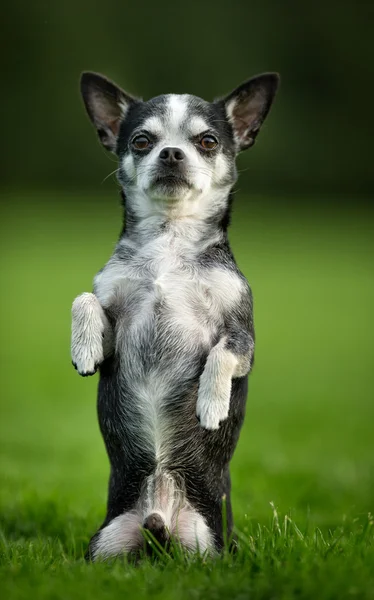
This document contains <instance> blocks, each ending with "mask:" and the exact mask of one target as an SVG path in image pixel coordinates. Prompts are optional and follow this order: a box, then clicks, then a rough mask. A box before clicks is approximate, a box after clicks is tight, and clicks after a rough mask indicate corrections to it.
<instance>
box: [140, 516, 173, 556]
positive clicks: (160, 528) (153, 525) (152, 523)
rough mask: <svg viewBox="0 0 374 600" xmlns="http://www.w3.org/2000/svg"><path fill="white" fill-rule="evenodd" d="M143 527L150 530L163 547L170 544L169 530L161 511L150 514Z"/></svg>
mask: <svg viewBox="0 0 374 600" xmlns="http://www.w3.org/2000/svg"><path fill="white" fill-rule="evenodd" d="M143 529H145V530H146V531H149V532H150V533H151V534H152V536H153V537H154V539H155V540H156V541H157V542H158V543H159V544H160V545H161V546H162V547H163V548H164V547H166V546H167V545H168V542H169V532H168V530H167V527H166V524H165V521H164V518H163V517H162V516H161V515H160V513H157V512H153V513H151V514H150V515H148V517H146V519H145V521H144V523H143Z"/></svg>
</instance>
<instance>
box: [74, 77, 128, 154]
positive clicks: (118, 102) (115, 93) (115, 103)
mask: <svg viewBox="0 0 374 600" xmlns="http://www.w3.org/2000/svg"><path fill="white" fill-rule="evenodd" d="M81 93H82V98H83V101H84V104H85V107H86V110H87V113H88V116H89V117H90V119H91V121H92V123H93V124H94V125H95V127H96V129H97V133H98V136H99V138H100V141H101V143H102V144H103V146H104V147H105V148H107V149H108V150H111V151H112V152H116V148H117V138H118V133H119V128H120V124H121V121H123V119H124V118H125V116H126V113H127V112H128V110H129V107H130V105H131V104H133V103H135V102H139V100H137V99H136V98H133V97H132V96H129V95H128V94H126V93H125V92H124V91H123V90H121V88H119V87H118V86H116V85H115V84H114V83H113V82H112V81H110V80H109V79H107V78H106V77H104V76H103V75H99V74H98V73H90V72H85V73H82V75H81Z"/></svg>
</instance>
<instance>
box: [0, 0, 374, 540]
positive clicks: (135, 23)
mask: <svg viewBox="0 0 374 600" xmlns="http://www.w3.org/2000/svg"><path fill="white" fill-rule="evenodd" d="M3 25H4V32H3V35H2V41H3V43H5V44H6V51H5V52H3V53H2V60H5V61H6V63H5V68H4V69H3V70H2V90H3V91H2V100H3V103H4V107H3V123H2V130H3V151H2V161H1V163H2V164H1V168H2V170H3V173H2V179H1V185H2V208H1V211H2V213H1V223H0V226H1V244H2V252H3V260H2V263H1V282H2V294H1V303H2V310H1V365H0V368H1V376H2V394H1V406H0V408H1V419H0V433H1V439H0V444H1V467H0V503H1V505H0V513H1V516H2V521H3V529H4V531H5V533H6V535H7V536H9V538H10V539H11V540H16V541H17V540H24V539H33V537H35V536H39V537H40V536H41V537H42V538H43V536H45V537H46V538H47V537H48V536H52V537H53V536H57V537H61V536H64V535H66V528H69V527H70V528H72V529H73V530H75V531H78V530H79V531H83V532H84V534H83V538H82V540H83V541H82V543H83V542H85V541H86V540H87V538H88V536H89V534H90V533H92V531H94V529H95V527H97V525H98V524H99V522H100V519H101V518H102V516H103V514H104V506H105V498H106V481H107V476H108V463H107V459H106V455H105V451H104V447H103V443H102V441H101V438H100V434H99V430H98V425H97V421H96V409H95V396H96V386H97V379H96V378H92V379H81V378H79V376H78V375H77V373H76V372H75V371H74V369H73V368H72V367H71V365H70V348H69V343H70V342H69V338H70V306H71V302H72V300H73V299H74V297H75V296H76V295H77V294H79V293H81V292H83V291H87V290H88V291H89V290H90V289H91V282H92V278H93V276H94V274H95V273H96V272H97V270H98V269H99V268H100V267H102V266H103V264H104V263H105V261H106V260H107V259H108V257H109V256H110V254H111V252H112V249H113V246H114V243H115V241H116V238H117V234H118V232H119V230H120V224H121V223H120V222H121V210H120V207H119V195H118V186H117V184H116V182H115V179H114V177H113V176H112V177H109V178H108V179H106V177H107V176H108V175H109V173H111V172H112V171H113V170H114V169H115V168H116V163H115V159H114V157H113V156H111V155H108V154H105V151H104V150H102V149H101V147H100V146H99V143H98V142H97V141H96V139H95V134H94V131H93V129H92V127H91V125H90V124H89V122H88V119H87V117H86V115H85V113H84V110H83V106H82V102H81V100H80V98H79V94H78V80H79V74H80V72H81V71H82V70H84V69H91V70H96V71H100V72H103V73H105V74H106V75H107V76H109V77H111V78H112V79H114V80H116V81H117V82H118V83H119V84H120V85H122V86H123V87H124V88H125V89H126V90H128V91H129V92H131V93H133V94H138V95H141V96H143V97H144V98H149V97H151V96H154V95H157V94H160V93H163V92H170V91H174V92H191V93H195V94H198V95H201V96H203V97H205V98H207V99H210V98H214V97H216V96H219V95H221V94H225V93H226V92H228V91H230V90H231V89H232V88H234V87H235V86H236V85H238V84H239V83H240V82H241V81H242V80H244V79H246V78H248V77H250V76H252V75H254V74H256V73H260V72H262V71H266V70H276V71H279V72H280V74H281V77H282V84H281V89H280V92H279V94H278V97H277V99H276V102H275V105H274V108H273V109H272V111H271V114H270V116H269V117H268V120H267V122H266V124H265V126H264V129H263V131H262V133H261V134H260V136H259V139H258V142H257V144H256V146H255V148H254V149H253V150H251V151H248V152H246V153H244V154H243V155H242V156H241V157H240V159H239V167H240V170H241V171H242V172H241V175H240V181H239V184H238V186H237V187H238V194H237V198H236V203H235V210H234V216H233V226H232V230H231V240H232V245H233V248H234V251H235V254H236V257H237V259H238V262H239V265H240V266H241V268H242V270H243V271H244V273H245V274H246V276H247V278H248V280H249V281H250V283H251V285H252V288H253V292H254V298H255V324H256V333H257V356H256V366H255V370H254V373H253V375H252V376H251V379H250V394H249V403H248V413H247V419H246V423H245V427H244V430H243V433H242V436H241V439H240V442H239V447H238V450H237V453H236V455H235V458H234V461H233V498H234V509H235V513H236V517H237V523H238V525H239V526H240V527H242V528H244V527H245V523H246V519H251V520H252V519H253V520H254V521H262V522H265V521H266V520H267V519H268V518H269V514H270V508H269V502H270V501H274V502H275V504H276V505H277V506H278V507H280V509H281V510H284V511H287V510H288V509H289V508H291V509H292V510H293V511H294V513H296V518H297V519H298V520H299V522H300V521H305V520H306V519H307V518H310V519H312V520H313V521H314V522H315V523H317V524H319V525H320V526H321V527H326V528H328V527H330V526H331V527H332V526H334V525H336V524H337V523H340V522H341V520H342V518H343V516H344V515H347V514H350V515H360V514H363V513H366V512H368V511H369V510H373V508H374V425H373V423H374V402H373V390H374V370H373V359H374V335H373V321H372V314H373V307H374V279H373V259H374V219H373V211H372V199H373V190H374V185H373V184H374V176H373V168H372V133H373V132H372V129H371V127H370V126H369V122H370V120H371V117H372V106H371V104H372V94H371V91H370V90H371V88H372V80H373V64H374V61H373V58H374V55H373V48H372V44H373V42H372V37H373V36H372V25H373V4H372V3H369V2H362V3H361V2H353V1H352V2H342V3H339V4H338V3H335V2H331V3H328V2H326V1H324V2H322V1H321V0H316V1H315V2H313V3H299V2H294V1H291V0H287V1H286V0H285V1H284V2H273V3H269V2H247V3H243V2H239V1H238V0H233V1H231V2H230V3H229V4H228V3H224V2H220V1H215V2H195V1H191V2H189V3H188V5H187V4H182V3H177V2H174V3H170V2H169V3H162V2H150V1H147V0H145V1H143V2H142V3H139V2H137V3H135V2H131V3H130V2H124V1H122V2H114V1H113V0H109V1H107V2H105V3H104V2H103V3H100V4H95V3H92V2H86V1H80V2H72V1H71V0H68V1H66V2H64V3H61V2H59V3H58V2H47V1H41V0H35V1H34V2H29V3H26V2H22V3H20V2H14V3H11V4H10V3H9V4H8V5H7V8H6V14H5V18H4V22H3ZM59 511H60V512H61V515H62V516H61V519H60V520H58V519H57V520H56V519H54V518H52V516H51V515H54V516H55V515H56V514H57V513H59ZM308 515H309V517H308ZM79 519H83V521H81V525H80V528H79V527H78V526H77V522H78V521H79ZM82 523H83V524H82ZM77 543H79V540H78V542H77Z"/></svg>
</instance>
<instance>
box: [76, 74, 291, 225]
mask: <svg viewBox="0 0 374 600" xmlns="http://www.w3.org/2000/svg"><path fill="white" fill-rule="evenodd" d="M278 82H279V77H278V75H277V74H275V73H266V74H263V75H259V76H257V77H254V78H253V79H250V80H249V81H247V82H245V83H243V84H242V85H241V86H239V87H238V88H237V89H235V90H234V91H233V92H232V93H231V94H229V95H228V96H227V97H226V98H223V99H220V100H217V101H215V102H206V101H205V100H202V99H201V98H198V97H196V96H190V95H187V94H186V95H176V94H167V95H162V96H158V97H157V98H152V99H151V100H148V101H147V102H143V101H142V100H140V99H137V98H134V97H132V96H130V95H129V94H127V93H125V92H124V91H123V90H121V89H120V88H118V87H117V86H116V85H115V84H114V83H112V82H111V81H109V80H108V79H106V78H105V77H103V76H102V75H98V74H95V73H83V75H82V79H81V91H82V96H83V100H84V103H85V106H86V109H87V112H88V114H89V117H90V119H91V120H92V122H93V123H94V125H95V127H96V129H97V132H98V135H99V138H100V140H101V142H102V144H103V146H104V147H105V148H107V149H108V150H111V151H112V152H114V153H115V154H117V156H118V159H119V169H118V178H119V181H120V182H121V184H122V186H123V189H124V192H125V195H126V197H127V198H128V199H130V200H131V202H132V204H133V206H134V205H135V207H136V210H137V212H138V213H139V214H140V215H142V214H143V215H144V216H146V215H147V214H149V213H150V212H153V211H156V210H160V207H163V208H165V207H166V208H170V207H174V209H175V208H177V210H178V212H179V213H180V214H191V213H193V212H195V211H196V210H199V212H200V213H201V212H205V213H206V214H207V215H209V213H212V212H214V211H215V208H218V206H217V205H218V204H221V202H219V201H218V198H221V197H222V198H224V197H225V198H227V192H228V191H229V190H230V189H231V187H232V185H233V184H234V182H235V180H236V167H235V158H236V155H237V154H238V153H239V152H240V151H241V150H245V149H247V148H249V147H250V146H252V145H253V144H254V142H255V139H256V136H257V134H258V132H259V130H260V127H261V125H262V123H263V121H264V119H265V117H266V115H267V114H268V112H269V109H270V106H271V104H272V102H273V99H274V96H275V93H276V90H277V86H278ZM214 199H216V200H215V201H214ZM204 209H205V211H204Z"/></svg>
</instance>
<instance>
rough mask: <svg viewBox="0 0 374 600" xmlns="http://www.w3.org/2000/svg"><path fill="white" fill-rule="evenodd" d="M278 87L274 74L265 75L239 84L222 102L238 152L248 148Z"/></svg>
mask: <svg viewBox="0 0 374 600" xmlns="http://www.w3.org/2000/svg"><path fill="white" fill-rule="evenodd" d="M278 85H279V75H278V74H277V73H264V74H263V75H258V76H257V77H253V78H252V79H250V80H249V81H246V82H245V83H242V85H240V86H239V87H238V88H236V90H234V91H233V92H231V94H229V95H228V96H226V98H224V99H223V102H224V105H225V110H226V115H227V118H228V120H229V122H230V123H231V125H232V128H233V131H234V138H235V142H236V145H237V149H238V152H240V151H241V150H246V149H247V148H250V147H251V146H253V144H254V143H255V139H256V136H257V134H258V132H259V130H260V127H261V125H262V123H263V122H264V120H265V117H266V115H267V114H268V112H269V110H270V107H271V105H272V102H273V100H274V97H275V93H276V91H277V88H278Z"/></svg>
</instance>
